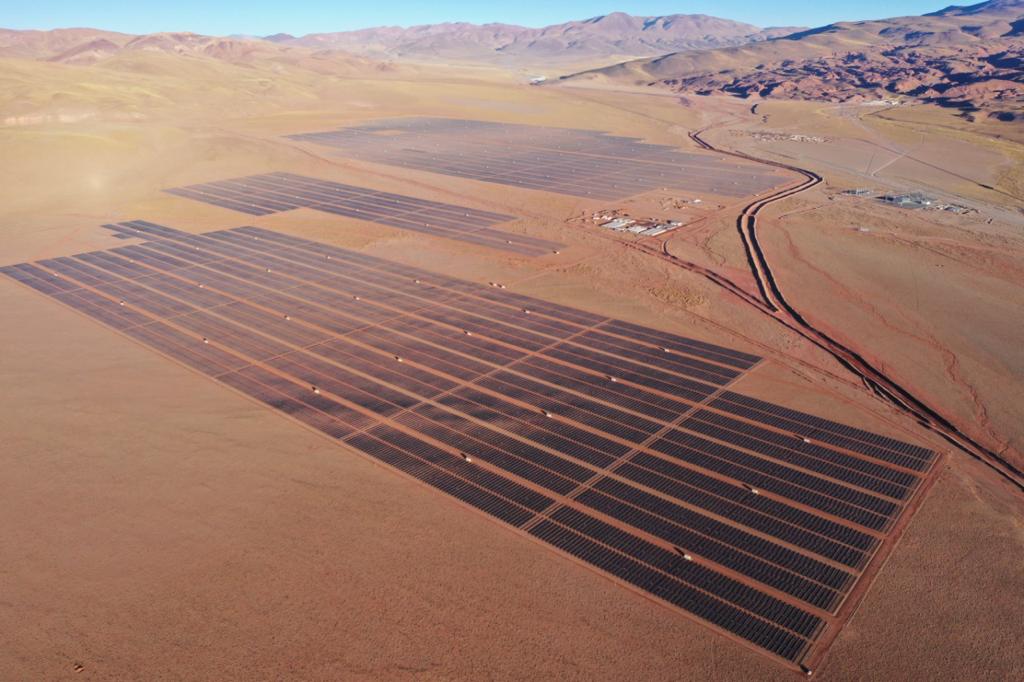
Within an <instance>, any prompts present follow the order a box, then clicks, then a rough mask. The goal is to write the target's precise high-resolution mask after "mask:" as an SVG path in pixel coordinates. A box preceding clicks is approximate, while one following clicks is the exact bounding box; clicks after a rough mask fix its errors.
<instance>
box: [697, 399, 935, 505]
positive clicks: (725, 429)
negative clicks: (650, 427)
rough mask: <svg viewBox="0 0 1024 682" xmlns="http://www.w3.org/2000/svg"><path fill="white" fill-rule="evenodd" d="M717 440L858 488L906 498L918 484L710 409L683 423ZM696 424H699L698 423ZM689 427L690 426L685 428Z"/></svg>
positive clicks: (903, 475)
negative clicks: (764, 454)
mask: <svg viewBox="0 0 1024 682" xmlns="http://www.w3.org/2000/svg"><path fill="white" fill-rule="evenodd" d="M687 424H693V425H694V427H693V428H694V429H695V430H699V431H700V432H701V433H704V434H706V435H710V436H713V437H714V438H718V439H720V440H724V441H728V442H730V443H733V444H736V445H742V446H743V447H746V448H748V449H750V448H751V447H753V449H755V450H758V451H760V452H764V453H766V454H770V455H773V456H776V457H778V458H779V459H784V460H787V461H789V462H792V463H794V464H797V465H798V466H801V467H802V468H804V469H809V470H812V471H817V472H819V473H824V474H827V475H828V476H830V477H831V478H836V479H839V480H843V481H847V482H849V483H853V484H855V485H858V486H860V487H861V488H866V489H868V490H872V491H874V492H878V493H882V494H884V495H887V496H889V497H892V498H895V499H898V500H905V499H907V498H908V497H909V496H910V492H911V490H912V489H913V487H914V486H916V485H917V483H918V481H919V480H920V479H918V477H917V476H915V475H914V474H912V473H909V472H906V471H899V470H897V469H893V468H891V467H888V466H884V465H882V464H878V463H877V462H873V461H869V460H862V459H855V458H853V457H847V456H844V455H842V454H841V453H838V452H836V451H835V450H831V449H829V448H826V447H822V446H821V445H817V444H815V443H804V442H803V439H799V438H793V437H790V436H788V435H786V434H784V433H779V432H778V431H772V430H770V429H766V428H763V427H760V426H756V425H754V424H750V423H748V422H743V421H740V420H738V419H731V418H729V417H727V416H725V415H722V414H719V413H717V412H711V411H710V410H699V411H697V412H695V413H694V414H693V415H692V416H691V417H690V418H689V420H688V421H687V422H686V423H685V424H684V427H687ZM698 424H699V425H698ZM687 428H689V427H687Z"/></svg>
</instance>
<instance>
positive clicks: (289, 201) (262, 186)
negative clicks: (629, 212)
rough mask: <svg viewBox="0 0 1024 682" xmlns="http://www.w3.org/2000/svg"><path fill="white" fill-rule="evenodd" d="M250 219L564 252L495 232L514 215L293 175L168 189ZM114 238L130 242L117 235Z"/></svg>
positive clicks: (531, 252)
mask: <svg viewBox="0 0 1024 682" xmlns="http://www.w3.org/2000/svg"><path fill="white" fill-rule="evenodd" d="M164 191H165V192H167V193H168V194H173V195H174V196H178V197H183V198H186V199H194V200H196V201H201V202H204V203H207V204H212V205H214V206H220V207H222V208H228V209H231V210H233V211H240V212H242V213H247V214H249V215H255V216H260V215H267V214H270V213H277V212H280V211H291V210H294V209H297V208H312V209H315V210H318V211H323V212H325V213H332V214H334V215H341V216H346V217H349V218H359V219H360V220H367V221H370V222H375V223H379V224H382V225H389V226H391V227H397V228H400V229H403V230H411V231H413V232H421V233H423V234H430V235H434V236H438V237H445V238H448V239H457V240H459V241H464V242H469V243H472V244H477V245H479V246H485V247H488V248H493V249H500V250H502V251H508V252H511V253H516V254H519V255H522V256H540V255H543V254H546V253H551V252H552V251H554V250H558V249H561V248H564V247H563V246H562V245H561V244H559V243H557V242H553V241H550V240H547V239H538V238H537V237H529V236H525V235H519V234H514V233H512V232H504V231H502V230H496V229H494V228H493V227H492V226H493V225H496V224H498V223H503V222H507V221H509V220H514V219H515V218H514V216H510V215H504V214H501V213H493V212H491V211H481V210H478V209H473V208H467V207H465V206H456V205H453V204H443V203H439V202H436V201H427V200H425V199H417V198H415V197H407V196H402V195H400V194H391V193H388V192H378V191H376V190H372V189H368V188H365V187H356V186H354V185H343V184H341V183H336V182H327V181H325V180H317V179H315V178H306V177H303V176H301V175H294V174H291V173H269V174H265V175H251V176H247V177H243V178H232V179H230V180H220V181H217V182H207V183H201V184H198V185H189V186H188V187H174V188H171V189H166V190H164ZM115 236H121V237H130V236H133V235H132V234H131V233H129V232H123V231H120V230H119V231H117V234H116V235H115Z"/></svg>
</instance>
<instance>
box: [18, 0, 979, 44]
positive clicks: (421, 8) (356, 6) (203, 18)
mask: <svg viewBox="0 0 1024 682" xmlns="http://www.w3.org/2000/svg"><path fill="white" fill-rule="evenodd" d="M975 1H977V0H963V2H961V3H960V4H971V3H972V2H975ZM946 4H950V3H949V2H947V3H946ZM942 6H944V5H943V3H942V0H930V1H929V0H887V1H885V0H816V1H808V0H770V1H765V0H710V1H705V0H691V1H689V2H666V1H664V0H650V1H648V2H643V1H640V2H637V1H630V0H618V1H614V0H612V1H605V0H508V1H505V2H503V1H501V0H497V1H496V0H490V1H488V0H478V1H476V2H468V1H462V2H456V1H453V0H426V1H424V0H377V1H376V2H374V1H372V0H371V1H369V2H367V1H363V2H351V1H349V2H346V1H345V0H333V1H330V0H306V1H302V2H294V1H291V2H289V1H288V0H248V1H246V2H235V1H233V0H220V1H218V0H173V1H169V0H164V1H162V2H156V3H153V2H146V1H145V0H134V1H133V2H124V0H38V1H34V2H33V1H20V2H19V1H18V0H0V26H2V27H4V28H22V29H23V28H40V29H49V28H62V27H69V26H90V27H95V28H104V29H109V30H115V31H124V32H126V33H150V32H154V31H194V32H196V33H206V34H211V35H227V34H233V33H245V34H253V35H264V34H268V33H276V32H279V31H282V32H286V33H293V34H296V35H301V34H304V33H315V32H324V31H344V30H349V29H355V28H365V27H368V26H381V25H400V26H410V25H413V24H425V23H436V22H441V21H471V22H474V23H485V22H490V21H500V22H505V23H511V24H522V25H525V26H544V25H547V24H553V23H559V22H562V21H568V20H571V19H584V18H587V17H592V16H597V15H600V14H607V13H609V12H614V11H617V10H618V11H623V12H628V13H630V14H638V15H659V14H710V15H713V16H718V17H724V18H727V19H735V20H737V21H745V22H748V23H752V24H757V25H759V26H818V25H821V24H827V23H831V22H833V21H844V20H855V19H879V18H883V17H891V16H901V15H906V14H922V13H924V12H930V11H933V10H936V9H939V8H940V7H942Z"/></svg>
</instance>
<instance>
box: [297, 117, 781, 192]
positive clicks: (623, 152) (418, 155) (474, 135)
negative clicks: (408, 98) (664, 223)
mask: <svg viewBox="0 0 1024 682" xmlns="http://www.w3.org/2000/svg"><path fill="white" fill-rule="evenodd" d="M289 137H290V138H291V139H293V140H296V141H299V142H311V143H313V144H318V145H324V146H328V147H333V148H335V149H338V150H340V151H341V153H342V154H344V155H345V156H347V157H349V158H353V159H360V160H365V161H373V162H376V163H384V164H388V165H392V166H400V167H403V168H412V169H416V170H425V171H431V172H434V173H441V174H444V175H451V176H455V177H460V178H466V179H469V180H478V181H482V182H491V183H497V184H502V185H509V186H512V187H522V188H525V189H537V190H545V191H549V192H556V193H560V194H569V195H574V196H578V197H584V198H593V199H622V198H625V197H628V196H630V195H633V194H639V193H642V192H649V191H651V190H654V189H658V188H662V187H664V188H675V189H679V188H683V189H686V190H687V191H689V192H692V193H696V194H698V195H699V194H705V193H708V194H715V195H721V196H728V197H741V196H748V195H752V194H759V193H761V192H764V191H766V190H768V189H771V188H772V187H775V186H777V185H780V184H783V183H784V182H786V178H785V177H784V176H782V175H781V174H779V173H777V172H775V171H773V170H766V169H765V168H763V167H760V166H756V165H753V164H750V163H745V162H743V161H739V160H735V159H726V158H723V157H719V156H712V155H708V154H702V153H692V152H682V151H679V150H677V149H674V148H672V147H666V146H664V145H654V144H647V143H644V142H640V141H639V140H636V139H633V138H628V137H619V136H616V135H609V134H607V133H603V132H600V131H595V130H579V129H573V128H551V127H544V126H529V125H517V124H510V123H494V122H488V121H466V120H457V119H444V118H422V117H421V118H400V119H391V120H385V121H376V122H372V123H365V124H362V125H356V126H351V127H348V128H341V129H339V130H331V131H324V132H315V133H302V134H298V135H290V136H289Z"/></svg>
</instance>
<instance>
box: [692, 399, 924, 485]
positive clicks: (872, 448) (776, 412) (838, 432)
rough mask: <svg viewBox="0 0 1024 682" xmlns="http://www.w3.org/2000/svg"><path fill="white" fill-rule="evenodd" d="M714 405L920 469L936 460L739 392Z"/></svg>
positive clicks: (918, 449)
mask: <svg viewBox="0 0 1024 682" xmlns="http://www.w3.org/2000/svg"><path fill="white" fill-rule="evenodd" d="M712 406H713V407H716V408H717V409H721V410H724V411H727V412H732V413H734V414H741V415H747V414H749V415H752V416H753V418H756V419H758V420H759V421H764V422H765V423H769V424H772V425H773V426H776V427H778V428H784V429H786V430H789V431H794V432H799V433H804V434H806V435H807V436H808V437H811V438H814V439H816V440H820V441H822V442H825V443H831V444H832V445H838V446H840V447H844V448H847V449H850V450H853V451H855V452H862V453H863V454H865V455H869V456H872V457H876V458H878V459H882V460H884V461H887V462H892V463H893V464H898V465H899V466H903V467H907V468H909V469H914V470H916V471H926V470H927V469H928V467H929V466H930V465H931V462H933V461H934V460H935V452H934V451H932V450H929V449H927V448H923V447H921V446H919V445H913V444H911V443H905V442H903V441H899V440H896V439H894V438H888V437H886V436H882V435H879V434H877V433H871V432H869V431H864V430H862V429H857V428H854V427H852V426H847V425H846V424H839V423H837V422H833V421H829V420H827V419H822V418H821V417H815V416H814V415H810V414H807V413H804V412H799V411H797V410H792V409H789V408H787V407H782V406H781V405H775V404H773V403H769V402H765V401H763V400H757V399H756V398H751V397H749V396H745V395H740V394H739V393H732V392H726V393H723V394H722V396H721V397H720V398H719V399H717V400H716V401H715V403H713V404H712ZM743 408H746V410H745V411H741V410H742V409H743Z"/></svg>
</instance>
